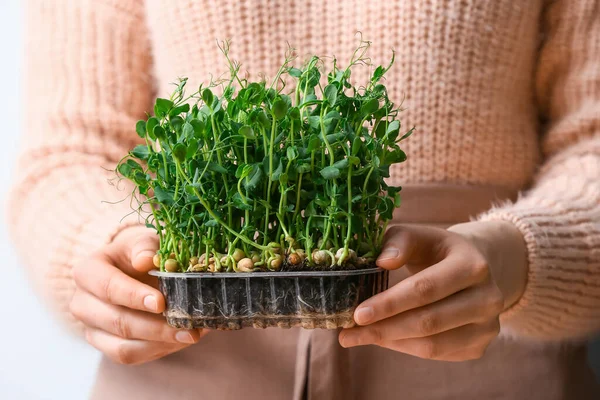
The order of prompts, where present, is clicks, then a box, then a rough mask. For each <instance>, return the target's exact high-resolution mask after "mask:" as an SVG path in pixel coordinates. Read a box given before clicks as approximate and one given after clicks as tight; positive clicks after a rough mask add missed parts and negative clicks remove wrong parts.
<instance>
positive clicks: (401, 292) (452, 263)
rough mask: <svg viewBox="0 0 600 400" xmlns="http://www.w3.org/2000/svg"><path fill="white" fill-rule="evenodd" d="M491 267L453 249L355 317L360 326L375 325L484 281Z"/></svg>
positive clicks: (366, 305)
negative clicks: (446, 255)
mask: <svg viewBox="0 0 600 400" xmlns="http://www.w3.org/2000/svg"><path fill="white" fill-rule="evenodd" d="M486 276H489V269H488V268H487V265H486V264H484V263H478V262H470V261H469V259H468V257H464V256H462V255H461V253H459V252H453V253H450V254H449V255H448V257H447V258H445V259H443V260H442V261H440V262H439V263H437V264H434V265H432V266H431V267H429V268H426V269H424V270H422V271H421V272H419V273H417V274H415V275H412V276H410V277H408V278H406V279H404V280H402V281H400V282H399V283H397V284H396V285H394V286H392V287H391V288H389V289H388V290H386V291H384V292H382V293H380V294H378V295H376V296H373V297H371V298H370V299H368V300H366V301H365V302H363V303H362V304H361V305H359V306H358V308H357V309H356V311H355V312H354V319H355V321H356V323H357V324H359V325H366V324H372V323H374V322H377V321H381V320H383V319H385V318H389V317H391V316H393V315H396V314H400V313H402V312H404V311H407V310H412V309H414V308H417V307H422V306H425V305H427V304H430V303H433V302H436V301H438V300H441V299H443V298H445V297H448V296H450V295H452V294H454V293H456V292H458V291H460V290H463V289H465V288H467V287H470V286H473V285H475V284H477V283H480V282H482V281H485V279H486V278H485V277H486Z"/></svg>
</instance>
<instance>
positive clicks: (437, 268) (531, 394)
mask: <svg viewBox="0 0 600 400" xmlns="http://www.w3.org/2000/svg"><path fill="white" fill-rule="evenodd" d="M28 24H29V35H28V41H27V46H28V51H27V54H28V59H29V67H28V71H27V76H28V79H27V86H28V89H27V105H28V109H29V110H30V112H28V115H29V116H32V117H31V118H29V119H28V121H27V125H28V126H27V133H26V140H25V149H24V151H23V156H22V158H21V160H22V162H21V166H20V167H19V172H20V178H19V180H18V182H17V183H16V186H15V189H14V191H13V193H12V198H11V199H12V200H11V207H12V215H11V216H12V225H13V235H14V238H15V241H16V243H17V245H18V247H19V248H20V249H21V250H22V255H23V258H24V260H25V261H26V262H27V263H28V264H30V265H31V268H30V269H29V270H30V271H31V273H32V279H33V281H34V282H35V283H36V284H37V286H38V287H39V289H40V290H41V291H43V292H44V294H45V295H46V298H47V299H48V302H49V303H51V304H52V305H53V306H55V308H56V309H57V310H58V311H59V314H60V315H62V317H64V320H65V321H66V322H67V323H68V324H70V325H71V326H73V327H75V328H76V329H77V330H78V331H79V332H81V333H83V334H84V336H85V338H86V339H87V341H88V342H89V343H90V344H91V345H92V346H94V347H96V348H97V349H99V350H100V351H101V352H103V353H104V354H105V358H104V359H103V361H102V364H101V366H100V370H99V375H98V381H97V384H96V386H95V388H94V390H93V394H92V398H93V399H121V398H123V399H124V398H145V399H163V398H174V399H175V398H176V399H197V398H209V399H212V398H223V399H228V398H261V399H292V398H294V399H301V398H308V399H351V398H356V399H392V398H394V399H395V398H399V397H401V398H410V399H454V398H456V399H481V398H484V399H491V398H502V399H544V400H550V399H592V398H598V397H596V396H597V394H598V391H597V389H598V388H597V386H596V384H595V383H594V378H593V376H592V374H591V373H590V371H589V370H588V368H587V367H586V363H585V349H584V345H583V341H584V340H585V339H586V338H587V337H589V336H590V335H593V334H594V333H595V332H596V331H598V329H599V328H600V251H599V249H600V40H599V39H598V38H599V37H600V2H599V1H598V0H577V1H566V0H557V1H542V0H536V1H531V2H528V3H527V6H525V5H524V3H523V2H521V1H517V0H500V1H493V2H492V1H489V2H464V1H458V0H456V1H455V0H445V1H443V0H427V1H418V2H417V1H369V2H365V1H359V0H342V1H324V0H319V1H316V0H305V1H302V2H283V1H281V2H278V1H271V2H269V1H259V0H255V1H243V2H237V1H233V0H223V1H222V2H219V3H214V2H204V1H195V2H192V1H183V0H181V1H167V0H148V1H142V0H130V1H121V0H81V1H77V2H72V1H67V0H61V1H55V2H45V1H41V0H31V1H30V2H29V7H28ZM357 30H360V31H362V32H363V35H364V37H365V38H368V39H370V40H372V41H373V46H372V50H371V53H370V54H371V56H372V58H373V60H374V62H375V63H381V62H384V60H386V59H387V58H388V57H389V54H390V49H391V48H395V49H396V51H397V55H396V59H397V60H398V62H397V64H396V66H395V67H394V69H393V70H392V71H393V72H391V73H390V75H389V77H388V82H387V86H388V88H390V92H391V93H390V97H391V98H392V99H396V100H397V101H399V100H400V99H402V97H403V93H406V98H405V100H404V101H405V103H404V104H405V105H407V106H408V110H407V111H406V112H405V113H404V114H403V122H404V124H405V126H412V125H416V126H417V128H418V134H415V135H413V137H411V139H410V140H408V141H407V144H406V151H407V153H408V154H409V157H410V160H409V162H408V163H407V164H405V165H403V166H402V167H401V168H400V169H397V170H395V171H393V173H392V175H393V176H392V180H395V181H398V182H399V183H401V184H403V185H404V187H405V190H404V192H403V193H405V196H404V198H403V201H404V203H403V206H402V208H401V210H400V212H399V215H398V216H397V219H396V222H398V223H399V225H398V226H397V227H394V228H392V229H391V230H390V231H389V232H388V235H387V239H386V246H385V249H384V252H383V254H382V255H381V256H380V258H379V259H378V265H380V266H381V267H383V268H387V269H390V270H392V271H393V272H392V282H391V284H393V285H392V286H391V287H390V289H389V290H387V291H386V292H384V293H383V294H380V295H379V296H377V297H374V298H372V299H370V300H368V301H367V302H365V303H364V304H362V305H361V306H360V307H359V308H358V310H357V311H356V314H355V319H356V321H357V323H358V324H359V327H357V328H353V329H349V330H344V331H342V332H332V331H303V330H279V329H270V330H266V331H260V330H250V329H248V330H243V331H238V332H210V333H207V332H200V331H176V330H174V329H172V328H170V327H168V326H167V325H166V323H165V322H164V319H163V318H162V317H161V316H160V312H161V311H162V310H163V309H164V306H165V304H164V299H163V298H162V296H161V295H160V293H159V292H158V291H157V290H156V289H155V288H154V287H152V283H153V282H152V281H150V280H149V278H148V277H147V275H146V272H147V271H148V270H150V269H151V268H152V262H151V258H152V255H153V254H154V252H155V250H156V247H157V241H156V237H155V236H154V235H153V234H152V233H151V232H150V231H149V230H147V229H146V228H145V227H143V226H138V225H137V224H138V222H137V220H135V219H131V220H124V221H123V222H122V223H119V221H120V219H121V217H122V216H123V215H125V214H127V212H128V205H127V204H119V205H109V204H106V203H102V201H103V200H117V199H118V197H119V196H122V192H121V193H115V191H114V188H112V187H111V186H109V185H107V183H106V180H107V179H108V178H110V177H111V176H112V175H111V173H110V172H106V171H104V170H102V169H101V168H100V167H107V168H109V169H110V168H113V167H114V165H115V163H116V161H117V160H118V159H119V158H120V156H121V155H122V154H124V153H125V152H126V150H127V149H129V148H130V147H132V146H133V145H134V143H135V141H136V139H137V137H136V135H135V132H134V130H133V129H132V127H133V126H134V125H135V121H136V120H137V119H139V118H141V117H143V116H144V113H145V112H146V111H148V110H150V109H151V104H152V101H153V98H154V97H155V96H156V95H158V94H164V93H167V92H168V91H169V86H168V85H169V83H170V82H171V81H173V80H174V79H176V77H178V76H189V77H190V84H191V85H192V86H194V84H198V83H199V82H201V80H202V79H204V78H205V77H207V76H208V75H209V74H210V73H214V72H216V71H219V70H221V69H222V68H221V67H218V66H216V65H215V61H216V60H220V58H219V55H218V53H217V52H218V49H217V47H216V46H215V45H214V39H215V38H220V39H224V38H231V39H232V40H233V50H232V55H233V56H234V58H235V59H238V60H241V61H243V62H244V66H245V68H247V69H248V70H249V71H254V72H257V71H261V72H262V71H264V72H269V71H274V70H275V67H276V66H278V65H279V62H280V61H281V60H280V58H281V57H282V55H283V53H284V51H285V46H286V41H289V42H290V43H292V44H293V45H294V46H295V47H296V48H297V49H298V53H299V54H301V55H303V54H307V53H309V52H311V53H316V54H324V55H327V54H335V55H336V56H337V57H338V59H340V60H344V59H348V58H349V55H350V53H351V51H352V50H353V48H354V46H355V45H356V41H355V36H354V32H355V31H357ZM364 72H365V73H366V71H364ZM360 78H361V77H360V76H358V77H357V80H358V81H360ZM518 192H522V195H521V196H520V197H519V198H518V199H517V193H518ZM511 200H512V201H511ZM492 204H501V205H498V206H496V208H492ZM477 216H478V217H477ZM470 217H476V218H473V219H472V220H471V221H470ZM469 221H470V222H469ZM440 228H448V229H440ZM33 249H34V250H35V251H31V250H33ZM339 344H341V346H343V347H340V345H339ZM368 345H371V346H368ZM447 361H455V363H450V362H447ZM459 361H460V362H459ZM121 364H136V365H138V366H136V367H130V366H125V365H121Z"/></svg>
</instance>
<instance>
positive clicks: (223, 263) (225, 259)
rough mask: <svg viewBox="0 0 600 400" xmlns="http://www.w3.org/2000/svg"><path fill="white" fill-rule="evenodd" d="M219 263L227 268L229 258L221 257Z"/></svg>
mask: <svg viewBox="0 0 600 400" xmlns="http://www.w3.org/2000/svg"><path fill="white" fill-rule="evenodd" d="M219 262H220V263H221V265H225V266H229V263H230V262H231V260H230V259H229V257H227V256H223V257H221V259H220V260H219Z"/></svg>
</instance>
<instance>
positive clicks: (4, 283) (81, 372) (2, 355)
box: [0, 0, 600, 400]
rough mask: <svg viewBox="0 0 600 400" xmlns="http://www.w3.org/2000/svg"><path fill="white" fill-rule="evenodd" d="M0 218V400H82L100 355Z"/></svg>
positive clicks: (13, 32)
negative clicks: (58, 310) (28, 265)
mask: <svg viewBox="0 0 600 400" xmlns="http://www.w3.org/2000/svg"><path fill="white" fill-rule="evenodd" d="M74 1H78V0H74ZM20 3H21V2H20V1H19V0H0V38H1V39H0V88H1V89H2V91H1V93H0V110H1V112H2V115H3V116H4V118H3V121H2V129H1V130H0V139H1V140H0V143H1V149H2V153H1V154H2V157H0V198H1V199H4V197H5V193H6V190H7V188H8V187H9V185H10V181H11V174H12V169H13V166H14V159H15V155H16V152H17V148H18V141H19V133H20V126H19V125H20V120H21V118H22V113H23V112H27V111H28V110H26V109H23V108H22V107H21V105H22V103H21V99H20V80H21V77H20V68H21V64H22V54H21V52H22V50H21V49H22V46H21V44H22V30H23V24H22V18H21V14H22V11H21V4H20ZM4 209H5V207H2V210H4ZM4 214H5V213H4V212H2V213H1V214H0V254H1V255H2V275H1V276H0V279H1V286H0V287H1V288H2V289H1V290H0V307H1V309H2V313H1V314H0V321H1V322H0V399H2V400H5V399H6V400H83V399H86V398H87V394H88V392H89V390H90V387H91V385H92V383H93V380H94V375H95V370H96V366H97V363H98V359H99V355H98V354H97V352H95V351H94V350H92V349H90V348H89V347H88V346H87V345H85V344H84V343H82V342H80V341H77V340H75V339H73V338H72V337H70V336H68V335H67V334H65V333H64V332H63V331H61V329H60V328H59V327H58V326H57V324H56V323H55V322H54V321H53V320H52V319H51V318H50V317H49V316H48V314H47V313H46V311H45V310H44V308H43V304H41V302H40V301H39V300H38V299H37V298H36V297H35V295H34V294H33V293H32V291H31V290H30V288H29V286H28V284H27V281H26V279H25V275H24V273H23V270H22V266H20V265H19V263H18V261H17V259H16V257H15V254H14V251H13V250H12V248H11V245H10V241H9V239H8V237H7V233H6V228H5V224H4ZM17 304H18V307H17V306H16V305H17ZM8 321H10V323H9V322H8ZM593 353H594V354H595V356H594V360H593V364H595V367H596V368H597V370H600V346H598V345H596V348H595V350H594V351H593Z"/></svg>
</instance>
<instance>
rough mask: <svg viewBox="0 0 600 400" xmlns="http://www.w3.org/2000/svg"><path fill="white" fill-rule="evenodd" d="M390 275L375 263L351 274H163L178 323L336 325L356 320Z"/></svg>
mask: <svg viewBox="0 0 600 400" xmlns="http://www.w3.org/2000/svg"><path fill="white" fill-rule="evenodd" d="M182 275H184V274H182ZM185 275H187V274H185ZM290 275H291V276H290ZM387 278H388V272H387V271H385V270H378V269H375V268H373V266H372V265H371V269H369V270H365V271H362V272H359V271H348V273H347V274H344V273H340V272H337V273H330V274H328V273H327V272H315V273H314V274H294V273H290V272H278V273H269V274H259V273H246V274H242V273H236V274H227V273H215V274H210V273H203V274H197V275H195V276H189V275H188V277H186V278H184V277H174V276H160V275H159V289H160V290H161V291H162V292H163V294H164V295H165V298H166V302H167V310H166V311H165V316H166V317H167V321H168V322H169V324H171V325H172V326H174V327H177V328H187V329H192V328H211V329H222V330H234V329H241V328H244V327H253V328H268V327H281V328H292V327H297V326H299V327H303V328H307V329H313V328H324V329H336V328H340V327H343V328H348V327H351V326H354V320H353V319H352V315H353V313H354V310H355V309H356V307H357V306H358V304H360V303H361V302H363V301H364V300H366V299H367V298H369V297H371V296H373V295H375V294H377V293H379V292H381V291H383V290H385V289H387Z"/></svg>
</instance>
